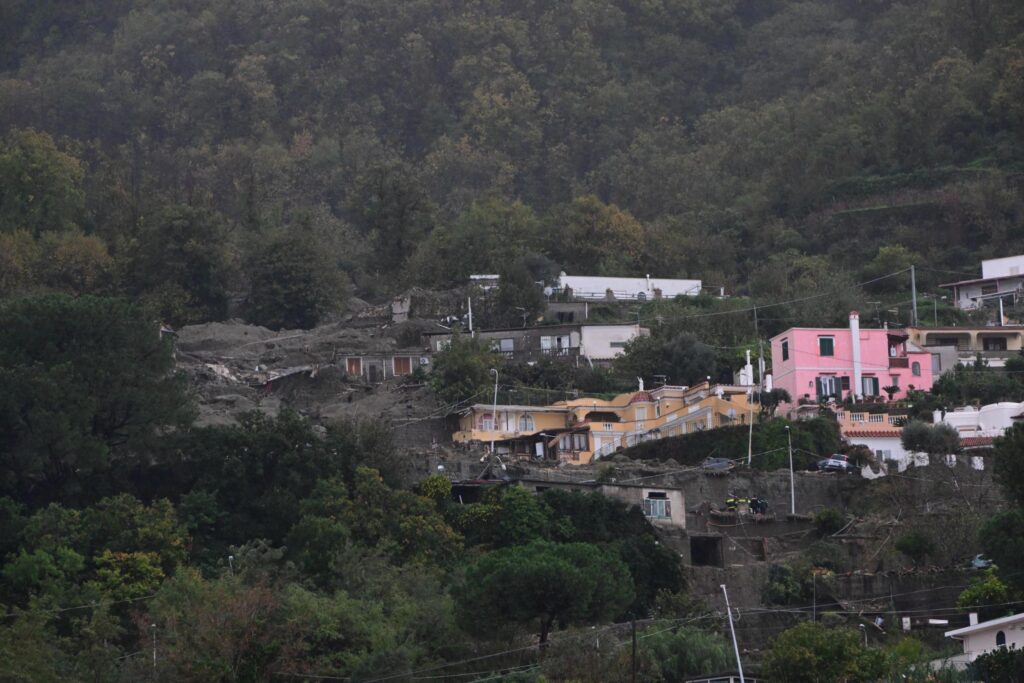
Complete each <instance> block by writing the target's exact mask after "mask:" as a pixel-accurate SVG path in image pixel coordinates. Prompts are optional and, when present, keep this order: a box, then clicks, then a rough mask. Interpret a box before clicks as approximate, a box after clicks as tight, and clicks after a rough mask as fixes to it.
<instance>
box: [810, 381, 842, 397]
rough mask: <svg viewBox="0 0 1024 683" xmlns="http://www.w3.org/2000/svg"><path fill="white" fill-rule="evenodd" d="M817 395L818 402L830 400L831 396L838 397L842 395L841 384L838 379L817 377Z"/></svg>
mask: <svg viewBox="0 0 1024 683" xmlns="http://www.w3.org/2000/svg"><path fill="white" fill-rule="evenodd" d="M816 384H817V393H818V400H821V399H826V398H831V397H833V396H835V397H839V396H840V394H841V393H842V392H841V391H840V388H839V387H841V386H842V384H841V383H840V381H839V378H838V377H832V376H824V377H819V378H818V381H817V383H816Z"/></svg>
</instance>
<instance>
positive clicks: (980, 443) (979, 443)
mask: <svg viewBox="0 0 1024 683" xmlns="http://www.w3.org/2000/svg"><path fill="white" fill-rule="evenodd" d="M994 440H995V439H994V438H993V437H991V436H965V437H963V438H962V439H960V444H961V445H962V446H963V447H964V448H984V447H986V446H991V445H992V442H993V441H994Z"/></svg>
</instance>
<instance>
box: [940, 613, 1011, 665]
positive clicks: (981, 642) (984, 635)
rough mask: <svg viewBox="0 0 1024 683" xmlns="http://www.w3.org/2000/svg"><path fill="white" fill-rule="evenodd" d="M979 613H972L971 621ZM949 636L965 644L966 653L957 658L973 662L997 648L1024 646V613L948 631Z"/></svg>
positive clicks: (947, 635) (974, 620) (973, 620)
mask: <svg viewBox="0 0 1024 683" xmlns="http://www.w3.org/2000/svg"><path fill="white" fill-rule="evenodd" d="M977 619H978V615H977V614H973V613H972V614H971V621H972V622H976V621H977ZM946 637H947V638H953V639H955V640H960V641H962V642H963V644H964V654H963V656H962V657H958V658H957V660H960V661H966V662H973V661H974V660H975V659H977V658H978V656H980V655H983V654H985V653H986V652H992V651H993V650H995V649H997V648H1008V647H1016V648H1018V649H1020V648H1021V647H1022V646H1024V613H1022V614H1014V615H1013V616H1010V617H1002V618H1001V619H991V620H989V621H983V622H981V623H980V624H979V623H972V624H971V625H970V626H964V627H963V628H958V629H954V630H952V631H946Z"/></svg>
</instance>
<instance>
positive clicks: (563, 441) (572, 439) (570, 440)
mask: <svg viewBox="0 0 1024 683" xmlns="http://www.w3.org/2000/svg"><path fill="white" fill-rule="evenodd" d="M587 443H588V439H587V435H586V434H565V435H563V436H562V438H560V439H559V440H558V448H559V449H561V450H563V451H585V450H587Z"/></svg>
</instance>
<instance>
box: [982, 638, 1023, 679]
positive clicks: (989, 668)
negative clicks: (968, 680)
mask: <svg viewBox="0 0 1024 683" xmlns="http://www.w3.org/2000/svg"><path fill="white" fill-rule="evenodd" d="M969 671H970V676H971V677H972V678H973V679H975V680H982V681H990V682H991V683H1016V681H1020V680H1022V679H1024V650H1019V649H1017V648H1016V647H1014V646H1010V647H1009V648H996V649H995V650H992V651H991V652H986V653H984V654H982V655H979V656H978V658H977V659H975V660H974V661H973V662H971V666H970V669H969Z"/></svg>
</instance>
